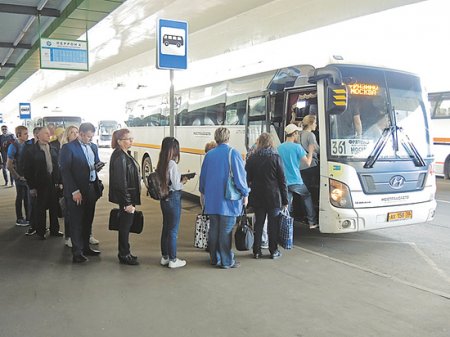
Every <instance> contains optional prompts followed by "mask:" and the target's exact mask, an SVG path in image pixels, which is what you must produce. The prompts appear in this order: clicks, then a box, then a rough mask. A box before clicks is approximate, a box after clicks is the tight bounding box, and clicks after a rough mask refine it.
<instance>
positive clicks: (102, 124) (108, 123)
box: [93, 120, 122, 147]
mask: <svg viewBox="0 0 450 337" xmlns="http://www.w3.org/2000/svg"><path fill="white" fill-rule="evenodd" d="M121 127H122V126H121V124H120V123H119V122H117V121H115V120H100V121H99V122H98V125H97V128H96V130H95V136H94V140H93V141H94V142H95V143H96V144H97V146H98V147H111V139H112V134H113V132H114V131H116V130H118V129H120V128H121Z"/></svg>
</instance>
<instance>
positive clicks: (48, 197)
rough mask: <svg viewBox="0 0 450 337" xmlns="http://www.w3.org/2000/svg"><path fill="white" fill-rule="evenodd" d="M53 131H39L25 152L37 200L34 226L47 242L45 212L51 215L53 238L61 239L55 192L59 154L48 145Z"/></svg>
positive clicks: (26, 170)
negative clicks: (36, 138)
mask: <svg viewBox="0 0 450 337" xmlns="http://www.w3.org/2000/svg"><path fill="white" fill-rule="evenodd" d="M49 141H50V132H49V130H48V129H47V128H46V127H43V128H41V129H40V130H39V133H38V141H37V142H36V143H35V144H33V145H30V147H29V148H28V149H27V150H26V151H25V150H24V153H23V156H24V157H23V162H24V168H23V170H24V172H23V173H24V176H25V179H26V181H27V183H28V187H29V188H30V196H31V197H33V198H35V203H34V205H33V206H32V207H35V210H34V211H35V213H34V219H33V226H34V229H35V230H36V234H37V236H38V238H40V239H42V240H45V238H46V237H45V234H46V222H47V220H46V212H47V209H48V211H49V215H50V235H51V236H58V237H61V236H63V234H62V233H61V232H60V231H59V222H58V213H57V205H58V201H57V199H56V189H57V187H58V184H59V181H60V176H59V167H58V154H57V153H56V151H54V149H53V148H51V147H50V146H49Z"/></svg>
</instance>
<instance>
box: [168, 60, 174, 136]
mask: <svg viewBox="0 0 450 337" xmlns="http://www.w3.org/2000/svg"><path fill="white" fill-rule="evenodd" d="M173 73H174V71H173V69H170V94H169V96H170V97H169V104H170V117H169V118H170V120H169V125H170V137H175V107H174V101H175V90H174V87H173Z"/></svg>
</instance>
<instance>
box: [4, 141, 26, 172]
mask: <svg viewBox="0 0 450 337" xmlns="http://www.w3.org/2000/svg"><path fill="white" fill-rule="evenodd" d="M9 146H14V147H15V148H16V152H15V153H14V162H13V166H14V169H15V170H16V172H17V173H18V174H20V175H23V162H22V157H23V151H24V150H25V148H23V149H22V152H21V153H20V155H19V143H17V142H14V143H10V144H9ZM24 146H25V145H24ZM8 150H9V147H8Z"/></svg>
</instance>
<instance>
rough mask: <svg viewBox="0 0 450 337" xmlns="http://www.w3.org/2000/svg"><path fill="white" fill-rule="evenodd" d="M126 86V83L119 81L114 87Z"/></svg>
mask: <svg viewBox="0 0 450 337" xmlns="http://www.w3.org/2000/svg"><path fill="white" fill-rule="evenodd" d="M124 86H125V83H123V82H119V83H117V84H116V86H115V87H114V89H118V88H123V87H124Z"/></svg>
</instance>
